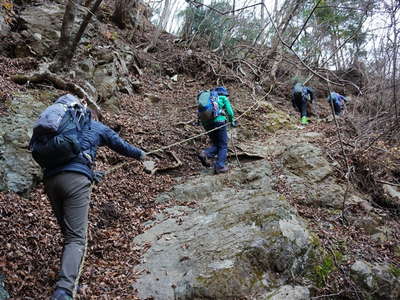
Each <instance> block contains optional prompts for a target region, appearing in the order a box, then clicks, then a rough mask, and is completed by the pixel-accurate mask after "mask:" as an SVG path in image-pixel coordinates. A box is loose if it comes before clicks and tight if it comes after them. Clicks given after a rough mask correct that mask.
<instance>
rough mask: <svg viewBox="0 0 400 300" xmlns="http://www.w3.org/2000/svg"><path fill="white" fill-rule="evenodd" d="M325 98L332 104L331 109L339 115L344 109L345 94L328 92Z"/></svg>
mask: <svg viewBox="0 0 400 300" xmlns="http://www.w3.org/2000/svg"><path fill="white" fill-rule="evenodd" d="M327 100H328V103H329V105H330V106H331V105H332V104H333V110H334V111H335V115H337V116H338V115H340V113H341V112H342V110H343V109H344V103H345V102H347V101H348V100H347V98H346V97H345V96H342V95H340V94H339V93H336V92H331V93H329V96H328V98H327Z"/></svg>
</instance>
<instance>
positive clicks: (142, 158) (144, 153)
mask: <svg viewBox="0 0 400 300" xmlns="http://www.w3.org/2000/svg"><path fill="white" fill-rule="evenodd" d="M145 158H146V152H144V151H142V153H140V157H139V160H144V159H145Z"/></svg>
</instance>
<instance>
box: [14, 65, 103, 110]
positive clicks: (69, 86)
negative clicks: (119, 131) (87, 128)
mask: <svg viewBox="0 0 400 300" xmlns="http://www.w3.org/2000/svg"><path fill="white" fill-rule="evenodd" d="M11 80H12V81H14V82H15V83H18V84H26V83H43V82H50V83H52V84H53V86H54V87H55V88H57V89H60V90H64V91H68V92H71V93H73V94H75V95H77V96H78V97H79V98H82V99H85V100H86V101H88V102H89V104H90V105H91V106H93V107H94V108H95V109H96V110H97V111H98V112H99V113H100V112H101V109H100V107H99V106H98V105H97V103H96V101H95V100H94V99H93V98H92V97H91V96H89V95H88V94H87V93H86V92H85V90H84V89H83V88H81V87H80V86H78V85H77V84H75V83H73V82H68V81H65V80H64V79H62V78H60V77H57V76H55V75H54V74H51V73H48V72H44V73H36V74H33V75H22V74H17V75H13V76H11Z"/></svg>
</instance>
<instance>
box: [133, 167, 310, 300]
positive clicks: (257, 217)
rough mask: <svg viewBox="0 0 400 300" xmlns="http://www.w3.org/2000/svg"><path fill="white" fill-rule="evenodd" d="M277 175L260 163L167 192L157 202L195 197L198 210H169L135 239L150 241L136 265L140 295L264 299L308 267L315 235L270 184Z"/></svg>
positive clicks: (178, 200) (165, 299) (175, 208)
mask: <svg viewBox="0 0 400 300" xmlns="http://www.w3.org/2000/svg"><path fill="white" fill-rule="evenodd" d="M271 175H272V171H271V167H270V165H269V164H268V163H267V162H265V161H261V162H257V163H252V164H247V165H246V167H244V168H242V169H240V170H232V171H230V173H229V174H225V175H219V176H212V175H211V176H210V175H208V176H203V177H198V178H195V179H192V180H190V181H189V182H187V183H184V184H180V185H177V186H176V187H175V188H174V189H173V190H172V191H171V192H169V193H167V194H163V195H161V196H160V197H159V199H158V200H159V201H165V200H168V199H174V200H175V201H176V202H177V203H178V204H179V203H181V204H185V203H192V202H194V201H195V202H196V203H197V207H194V208H191V207H188V206H183V205H180V206H176V207H173V208H170V209H169V210H167V211H166V212H165V213H164V215H159V216H158V218H157V220H155V221H154V223H153V224H148V225H149V226H152V227H151V228H150V229H149V230H146V231H145V232H144V233H143V234H142V235H140V236H138V237H136V238H135V240H134V242H135V243H138V244H142V245H143V244H149V245H151V247H150V248H149V249H148V251H147V252H146V253H145V254H144V259H143V262H142V263H141V265H139V266H138V267H137V268H136V270H135V272H137V273H140V274H141V275H140V277H139V278H138V280H137V282H136V283H135V285H134V287H135V288H136V289H137V290H138V293H139V297H140V298H141V299H146V298H149V297H153V298H154V299H155V300H157V299H163V300H168V299H182V300H183V299H233V297H238V298H240V297H245V296H249V295H252V296H253V298H252V299H265V297H266V295H267V294H268V293H269V292H271V291H273V290H274V289H276V288H277V287H280V286H284V285H286V284H287V283H288V282H290V278H292V276H293V275H296V274H297V275H298V274H300V273H302V272H304V271H305V270H306V269H308V267H310V264H311V262H310V260H311V258H310V257H311V256H312V254H315V249H314V246H313V244H312V243H311V238H310V235H309V232H308V230H307V229H306V227H305V224H304V223H303V221H302V220H301V219H300V218H299V217H298V216H297V215H296V212H295V211H294V210H293V209H292V208H291V207H290V206H289V204H288V203H287V201H286V200H284V197H282V196H281V195H279V194H278V193H277V192H275V191H273V190H272V189H271V187H270V186H271V181H270V177H271ZM304 289H305V290H308V289H306V288H304ZM305 290H304V291H303V292H302V294H307V292H306V291H305ZM291 293H292V292H291ZM277 294H279V292H278V293H277ZM276 299H279V298H276ZM295 299H297V298H295ZM298 299H303V298H298ZM304 299H307V298H304Z"/></svg>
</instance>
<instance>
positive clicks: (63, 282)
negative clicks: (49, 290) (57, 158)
mask: <svg viewBox="0 0 400 300" xmlns="http://www.w3.org/2000/svg"><path fill="white" fill-rule="evenodd" d="M44 184H45V191H46V194H47V196H48V197H49V199H50V203H51V206H52V209H53V212H54V214H55V216H56V218H57V222H58V225H59V226H60V228H61V231H62V234H63V236H64V248H63V253H62V258H61V269H60V273H59V275H58V281H57V287H62V288H65V289H67V290H68V291H70V292H71V294H72V295H73V296H75V294H76V289H77V286H78V280H79V276H80V273H81V268H82V266H83V262H84V259H85V254H86V244H87V238H86V234H87V227H88V212H89V201H90V193H91V182H90V180H89V178H87V177H86V176H85V175H82V174H79V173H75V172H63V173H60V174H58V175H55V176H53V177H50V178H46V179H45V182H44Z"/></svg>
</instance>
